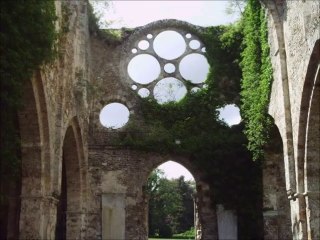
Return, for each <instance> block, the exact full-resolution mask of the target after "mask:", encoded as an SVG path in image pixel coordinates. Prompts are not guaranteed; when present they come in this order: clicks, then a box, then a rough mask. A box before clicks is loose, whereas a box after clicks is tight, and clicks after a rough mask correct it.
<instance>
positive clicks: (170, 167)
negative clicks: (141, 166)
mask: <svg viewBox="0 0 320 240" xmlns="http://www.w3.org/2000/svg"><path fill="white" fill-rule="evenodd" d="M146 186H147V188H146V192H147V195H148V196H147V197H148V233H149V237H172V236H175V237H183V236H185V237H188V238H190V237H192V238H194V237H195V233H196V232H197V231H196V230H195V223H199V220H198V219H196V218H195V217H196V216H197V214H196V209H197V208H196V206H195V205H196V183H195V180H194V177H193V176H192V174H191V173H190V172H189V171H188V170H187V169H186V168H185V167H183V166H182V165H181V164H178V163H176V162H173V161H167V162H165V163H163V164H161V165H159V166H158V167H157V168H155V169H154V170H153V171H152V173H151V174H150V176H149V178H148V182H147V185H146ZM196 229H198V230H199V231H200V225H199V224H196ZM199 233H200V232H199Z"/></svg>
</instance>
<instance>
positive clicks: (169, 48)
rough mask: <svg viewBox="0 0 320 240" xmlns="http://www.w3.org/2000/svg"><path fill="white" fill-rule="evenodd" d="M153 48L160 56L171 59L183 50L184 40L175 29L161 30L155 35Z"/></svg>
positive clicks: (184, 47) (179, 54) (184, 48)
mask: <svg viewBox="0 0 320 240" xmlns="http://www.w3.org/2000/svg"><path fill="white" fill-rule="evenodd" d="M153 48H154V51H155V52H156V53H157V54H158V55H159V56H160V57H162V58H164V59H167V60H173V59H176V58H178V57H180V56H181V55H182V54H183V53H184V52H185V50H186V42H185V40H184V38H183V37H182V36H181V34H180V33H177V32H176V31H171V30H170V31H163V32H161V33H159V34H158V35H157V36H156V37H155V39H154V42H153Z"/></svg>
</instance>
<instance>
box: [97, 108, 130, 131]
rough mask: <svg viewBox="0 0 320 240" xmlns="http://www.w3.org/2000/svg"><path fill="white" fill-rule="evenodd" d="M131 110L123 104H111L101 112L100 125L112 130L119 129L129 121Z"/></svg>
mask: <svg viewBox="0 0 320 240" xmlns="http://www.w3.org/2000/svg"><path fill="white" fill-rule="evenodd" d="M129 116H130V112H129V109H128V108H127V107H126V106H125V105H123V104H122V103H117V102H114V103H109V104H107V105H106V106H105V107H104V108H103V109H102V110H101V112H100V116H99V118H100V123H101V124H102V125H103V126H104V127H106V128H111V129H119V128H121V127H123V126H124V125H125V124H126V123H127V122H128V121H129Z"/></svg>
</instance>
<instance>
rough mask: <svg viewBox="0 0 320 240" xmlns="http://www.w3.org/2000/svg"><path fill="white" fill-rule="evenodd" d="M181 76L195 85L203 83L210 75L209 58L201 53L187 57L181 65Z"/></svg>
mask: <svg viewBox="0 0 320 240" xmlns="http://www.w3.org/2000/svg"><path fill="white" fill-rule="evenodd" d="M179 70H180V73H181V76H182V77H183V78H184V79H185V80H188V81H190V82H192V83H194V84H199V83H203V82H204V81H205V80H206V78H207V75H208V73H209V64H208V61H207V58H206V57H205V56H203V55H202V54H199V53H192V54H189V55H187V56H185V57H184V58H183V59H182V60H181V62H180V64H179Z"/></svg>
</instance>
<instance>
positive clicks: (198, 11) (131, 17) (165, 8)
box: [91, 0, 239, 28]
mask: <svg viewBox="0 0 320 240" xmlns="http://www.w3.org/2000/svg"><path fill="white" fill-rule="evenodd" d="M91 2H92V3H94V6H95V11H96V12H98V13H99V15H101V17H102V18H101V19H102V20H103V21H107V22H109V23H111V24H110V25H109V26H108V27H109V28H121V27H128V28H133V27H137V26H143V25H146V24H148V23H150V22H154V21H157V20H161V19H178V20H182V21H187V22H189V23H192V24H194V25H199V26H215V25H222V24H228V23H232V22H234V21H235V20H236V19H237V18H238V16H239V14H233V15H228V14H226V8H227V6H228V4H229V1H227V0H225V1H217V0H215V1H108V4H106V1H102V0H91ZM107 5H108V6H107ZM106 6H107V7H106Z"/></svg>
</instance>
